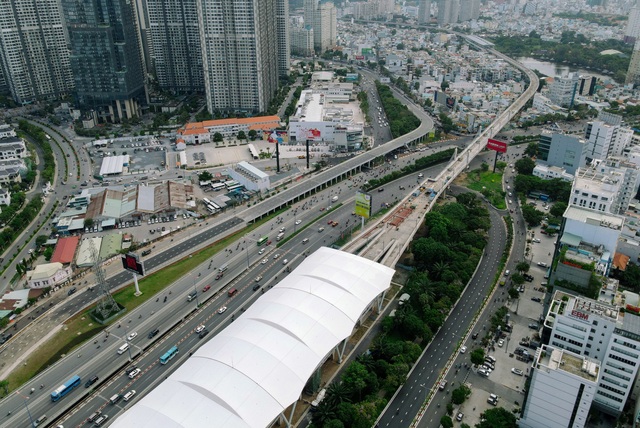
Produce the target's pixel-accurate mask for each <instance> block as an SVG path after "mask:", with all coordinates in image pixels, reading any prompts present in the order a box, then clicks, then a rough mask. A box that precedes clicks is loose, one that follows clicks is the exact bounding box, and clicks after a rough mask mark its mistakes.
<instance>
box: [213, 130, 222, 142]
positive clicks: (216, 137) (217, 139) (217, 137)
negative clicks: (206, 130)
mask: <svg viewBox="0 0 640 428" xmlns="http://www.w3.org/2000/svg"><path fill="white" fill-rule="evenodd" d="M222 140H223V138H222V134H221V133H219V132H216V133H215V134H213V142H214V143H221V142H222Z"/></svg>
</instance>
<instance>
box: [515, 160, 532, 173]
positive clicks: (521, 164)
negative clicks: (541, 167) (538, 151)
mask: <svg viewBox="0 0 640 428" xmlns="http://www.w3.org/2000/svg"><path fill="white" fill-rule="evenodd" d="M535 167H536V163H535V162H534V160H533V159H531V158H522V159H518V160H517V161H516V163H515V168H516V171H518V174H522V175H532V174H533V168H535Z"/></svg>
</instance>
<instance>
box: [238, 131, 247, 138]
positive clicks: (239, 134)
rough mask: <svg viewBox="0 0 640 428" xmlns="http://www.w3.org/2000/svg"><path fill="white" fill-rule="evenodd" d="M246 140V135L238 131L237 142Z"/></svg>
mask: <svg viewBox="0 0 640 428" xmlns="http://www.w3.org/2000/svg"><path fill="white" fill-rule="evenodd" d="M246 139H247V134H245V133H244V131H242V130H240V131H238V140H246Z"/></svg>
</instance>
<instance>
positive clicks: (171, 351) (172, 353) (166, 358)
mask: <svg viewBox="0 0 640 428" xmlns="http://www.w3.org/2000/svg"><path fill="white" fill-rule="evenodd" d="M176 355H178V347H177V346H174V347H173V348H171V349H169V350H168V351H167V352H165V353H164V355H163V356H162V357H160V364H167V363H168V362H169V360H170V359H172V358H173V357H175V356H176Z"/></svg>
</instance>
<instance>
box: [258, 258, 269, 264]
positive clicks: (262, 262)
mask: <svg viewBox="0 0 640 428" xmlns="http://www.w3.org/2000/svg"><path fill="white" fill-rule="evenodd" d="M267 263H269V259H262V261H261V262H260V264H263V265H266V264H267Z"/></svg>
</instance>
